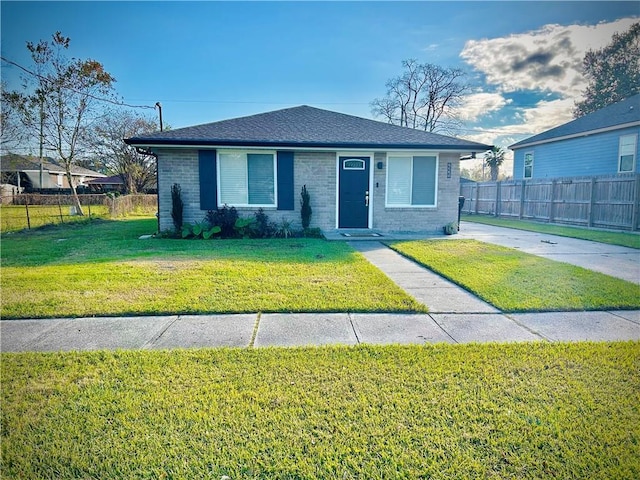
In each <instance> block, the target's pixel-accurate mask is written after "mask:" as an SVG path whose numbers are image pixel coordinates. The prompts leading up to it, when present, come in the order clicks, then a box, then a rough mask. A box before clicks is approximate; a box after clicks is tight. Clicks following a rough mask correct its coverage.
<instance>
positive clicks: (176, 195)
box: [171, 183, 184, 233]
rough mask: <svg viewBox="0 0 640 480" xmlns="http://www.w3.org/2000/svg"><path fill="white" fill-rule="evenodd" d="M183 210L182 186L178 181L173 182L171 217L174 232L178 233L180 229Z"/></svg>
mask: <svg viewBox="0 0 640 480" xmlns="http://www.w3.org/2000/svg"><path fill="white" fill-rule="evenodd" d="M183 210H184V203H183V202H182V188H181V187H180V184H179V183H174V184H173V185H172V186H171V218H172V219H173V226H174V227H175V229H176V233H180V231H181V230H182V211H183Z"/></svg>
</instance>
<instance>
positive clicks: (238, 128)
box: [125, 105, 491, 151]
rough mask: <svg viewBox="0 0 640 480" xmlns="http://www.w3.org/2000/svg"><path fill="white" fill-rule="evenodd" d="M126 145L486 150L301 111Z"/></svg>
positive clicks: (169, 133)
mask: <svg viewBox="0 0 640 480" xmlns="http://www.w3.org/2000/svg"><path fill="white" fill-rule="evenodd" d="M125 142H127V143H128V144H130V145H136V146H149V145H219V146H245V147H246V146H255V147H293V148H295V147H307V148H308V147H323V148H334V147H335V148H363V149H365V148H400V149H405V148H406V149H410V148H414V149H424V148H429V149H432V148H437V149H443V150H465V151H468V150H472V151H484V150H488V149H490V148H491V146H490V145H484V144H481V143H476V142H470V141H467V140H463V139H460V138H454V137H448V136H445V135H437V134H435V133H429V132H424V131H420V130H414V129H411V128H406V127H399V126H396V125H390V124H388V123H383V122H377V121H374V120H368V119H365V118H360V117H354V116H352V115H346V114H344V113H337V112H331V111H328V110H322V109H319V108H314V107H309V106H306V105H302V106H299V107H293V108H285V109H283V110H276V111H274V112H266V113H260V114H257V115H251V116H249V117H240V118H234V119H231V120H223V121H220V122H214V123H207V124H204V125H196V126H194V127H187V128H179V129H176V130H169V131H165V132H156V133H152V134H149V135H143V136H139V137H132V138H128V139H125Z"/></svg>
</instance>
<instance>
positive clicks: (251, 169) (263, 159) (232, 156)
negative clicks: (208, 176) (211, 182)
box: [218, 151, 276, 207]
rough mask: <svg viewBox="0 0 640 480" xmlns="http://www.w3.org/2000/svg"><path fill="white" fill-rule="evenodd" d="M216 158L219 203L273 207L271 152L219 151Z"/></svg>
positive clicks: (273, 190) (274, 190) (273, 164)
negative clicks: (217, 160)
mask: <svg viewBox="0 0 640 480" xmlns="http://www.w3.org/2000/svg"><path fill="white" fill-rule="evenodd" d="M218 159H219V162H218V183H219V184H218V192H219V193H218V194H219V204H220V205H224V204H227V205H230V206H236V207H249V206H251V207H275V206H276V159H275V154H274V153H271V152H269V153H264V152H242V151H228V152H224V151H222V152H219V154H218Z"/></svg>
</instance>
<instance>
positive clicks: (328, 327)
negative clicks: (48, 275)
mask: <svg viewBox="0 0 640 480" xmlns="http://www.w3.org/2000/svg"><path fill="white" fill-rule="evenodd" d="M440 238H441V239H442V238H475V239H478V240H482V241H487V242H490V243H497V244H499V245H505V246H509V247H512V248H520V249H521V250H523V251H527V252H529V253H534V254H536V255H541V256H546V257H547V258H552V259H554V260H561V261H565V262H568V263H573V264H576V265H580V266H585V267H586V268H591V269H593V270H597V271H602V272H603V273H608V272H609V271H611V273H610V274H615V276H618V277H621V278H626V279H628V280H631V281H636V283H640V279H639V278H638V260H639V258H638V251H637V250H633V249H624V248H623V247H611V246H603V245H602V244H597V243H595V242H587V241H584V240H574V239H567V238H565V237H556V236H552V235H542V234H536V233H530V232H521V231H518V230H512V229H503V228H500V227H490V226H486V225H479V224H471V223H466V222H465V223H463V225H462V230H461V234H460V235H456V236H453V237H440ZM543 240H544V241H543ZM547 241H548V242H551V243H547ZM539 243H541V245H538V244H539ZM350 245H352V246H353V247H354V248H355V249H357V250H358V251H360V252H362V254H363V255H364V256H365V257H366V258H367V259H368V260H369V261H370V262H371V263H372V264H374V265H375V266H377V267H378V268H379V269H380V270H382V271H383V272H384V273H385V274H386V275H387V276H388V277H389V278H391V279H392V280H393V281H394V282H396V283H397V284H398V285H399V286H400V287H402V288H403V289H404V290H406V291H407V292H408V293H409V294H410V295H412V296H413V297H414V298H416V299H417V300H418V301H420V302H422V303H425V304H427V305H428V306H429V310H430V312H429V314H388V313H377V314H362V313H296V314H280V313H278V314H259V313H254V314H241V315H171V316H157V317H122V318H118V317H114V318H76V319H43V320H3V321H0V351H2V352H20V351H65V350H98V349H110V350H112V349H169V348H203V347H271V346H285V347H289V346H306V345H331V344H343V345H355V344H359V343H368V344H415V343H417V344H422V343H436V342H446V343H467V342H520V341H584V340H592V341H613V340H640V311H638V310H636V311H614V312H605V311H603V312H548V313H525V314H505V313H501V312H499V311H498V310H496V309H495V308H494V307H492V306H491V305H488V304H487V303H485V302H483V301H481V300H480V299H478V298H477V297H475V296H474V295H471V294H470V293H469V292H467V291H465V290H463V289H461V288H460V287H458V286H457V285H455V284H453V283H451V282H449V281H447V280H445V279H443V278H442V277H440V276H438V275H436V274H434V273H433V272H430V271H428V270H426V269H424V268H423V267H421V266H419V265H417V264H416V263H414V262H412V261H411V260H408V259H406V258H404V257H403V256H401V255H399V254H398V253H396V252H394V251H393V250H391V249H389V248H387V247H385V246H384V245H382V244H381V243H380V242H378V241H351V242H350Z"/></svg>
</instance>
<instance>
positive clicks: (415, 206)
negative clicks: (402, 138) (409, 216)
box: [384, 151, 440, 210]
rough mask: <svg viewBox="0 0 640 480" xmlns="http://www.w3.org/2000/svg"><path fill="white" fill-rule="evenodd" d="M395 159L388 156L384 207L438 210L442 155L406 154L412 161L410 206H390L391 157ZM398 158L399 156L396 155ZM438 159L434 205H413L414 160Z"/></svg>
mask: <svg viewBox="0 0 640 480" xmlns="http://www.w3.org/2000/svg"><path fill="white" fill-rule="evenodd" d="M390 156H391V157H393V156H394V155H388V154H387V157H386V159H385V160H386V161H385V163H386V165H387V168H386V172H385V181H384V184H385V189H384V190H385V191H384V207H385V208H411V209H431V210H433V209H434V208H438V179H439V177H440V155H439V154H438V153H433V152H427V151H413V152H406V154H405V156H406V157H409V158H410V159H411V178H410V183H409V203H408V204H395V203H394V204H389V195H388V192H389V157H390ZM396 156H398V155H396ZM422 156H424V157H436V169H435V175H436V178H435V183H434V189H435V190H434V193H433V202H434V203H433V204H432V205H413V204H412V203H411V202H413V198H412V197H413V164H414V162H413V158H414V157H422Z"/></svg>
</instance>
